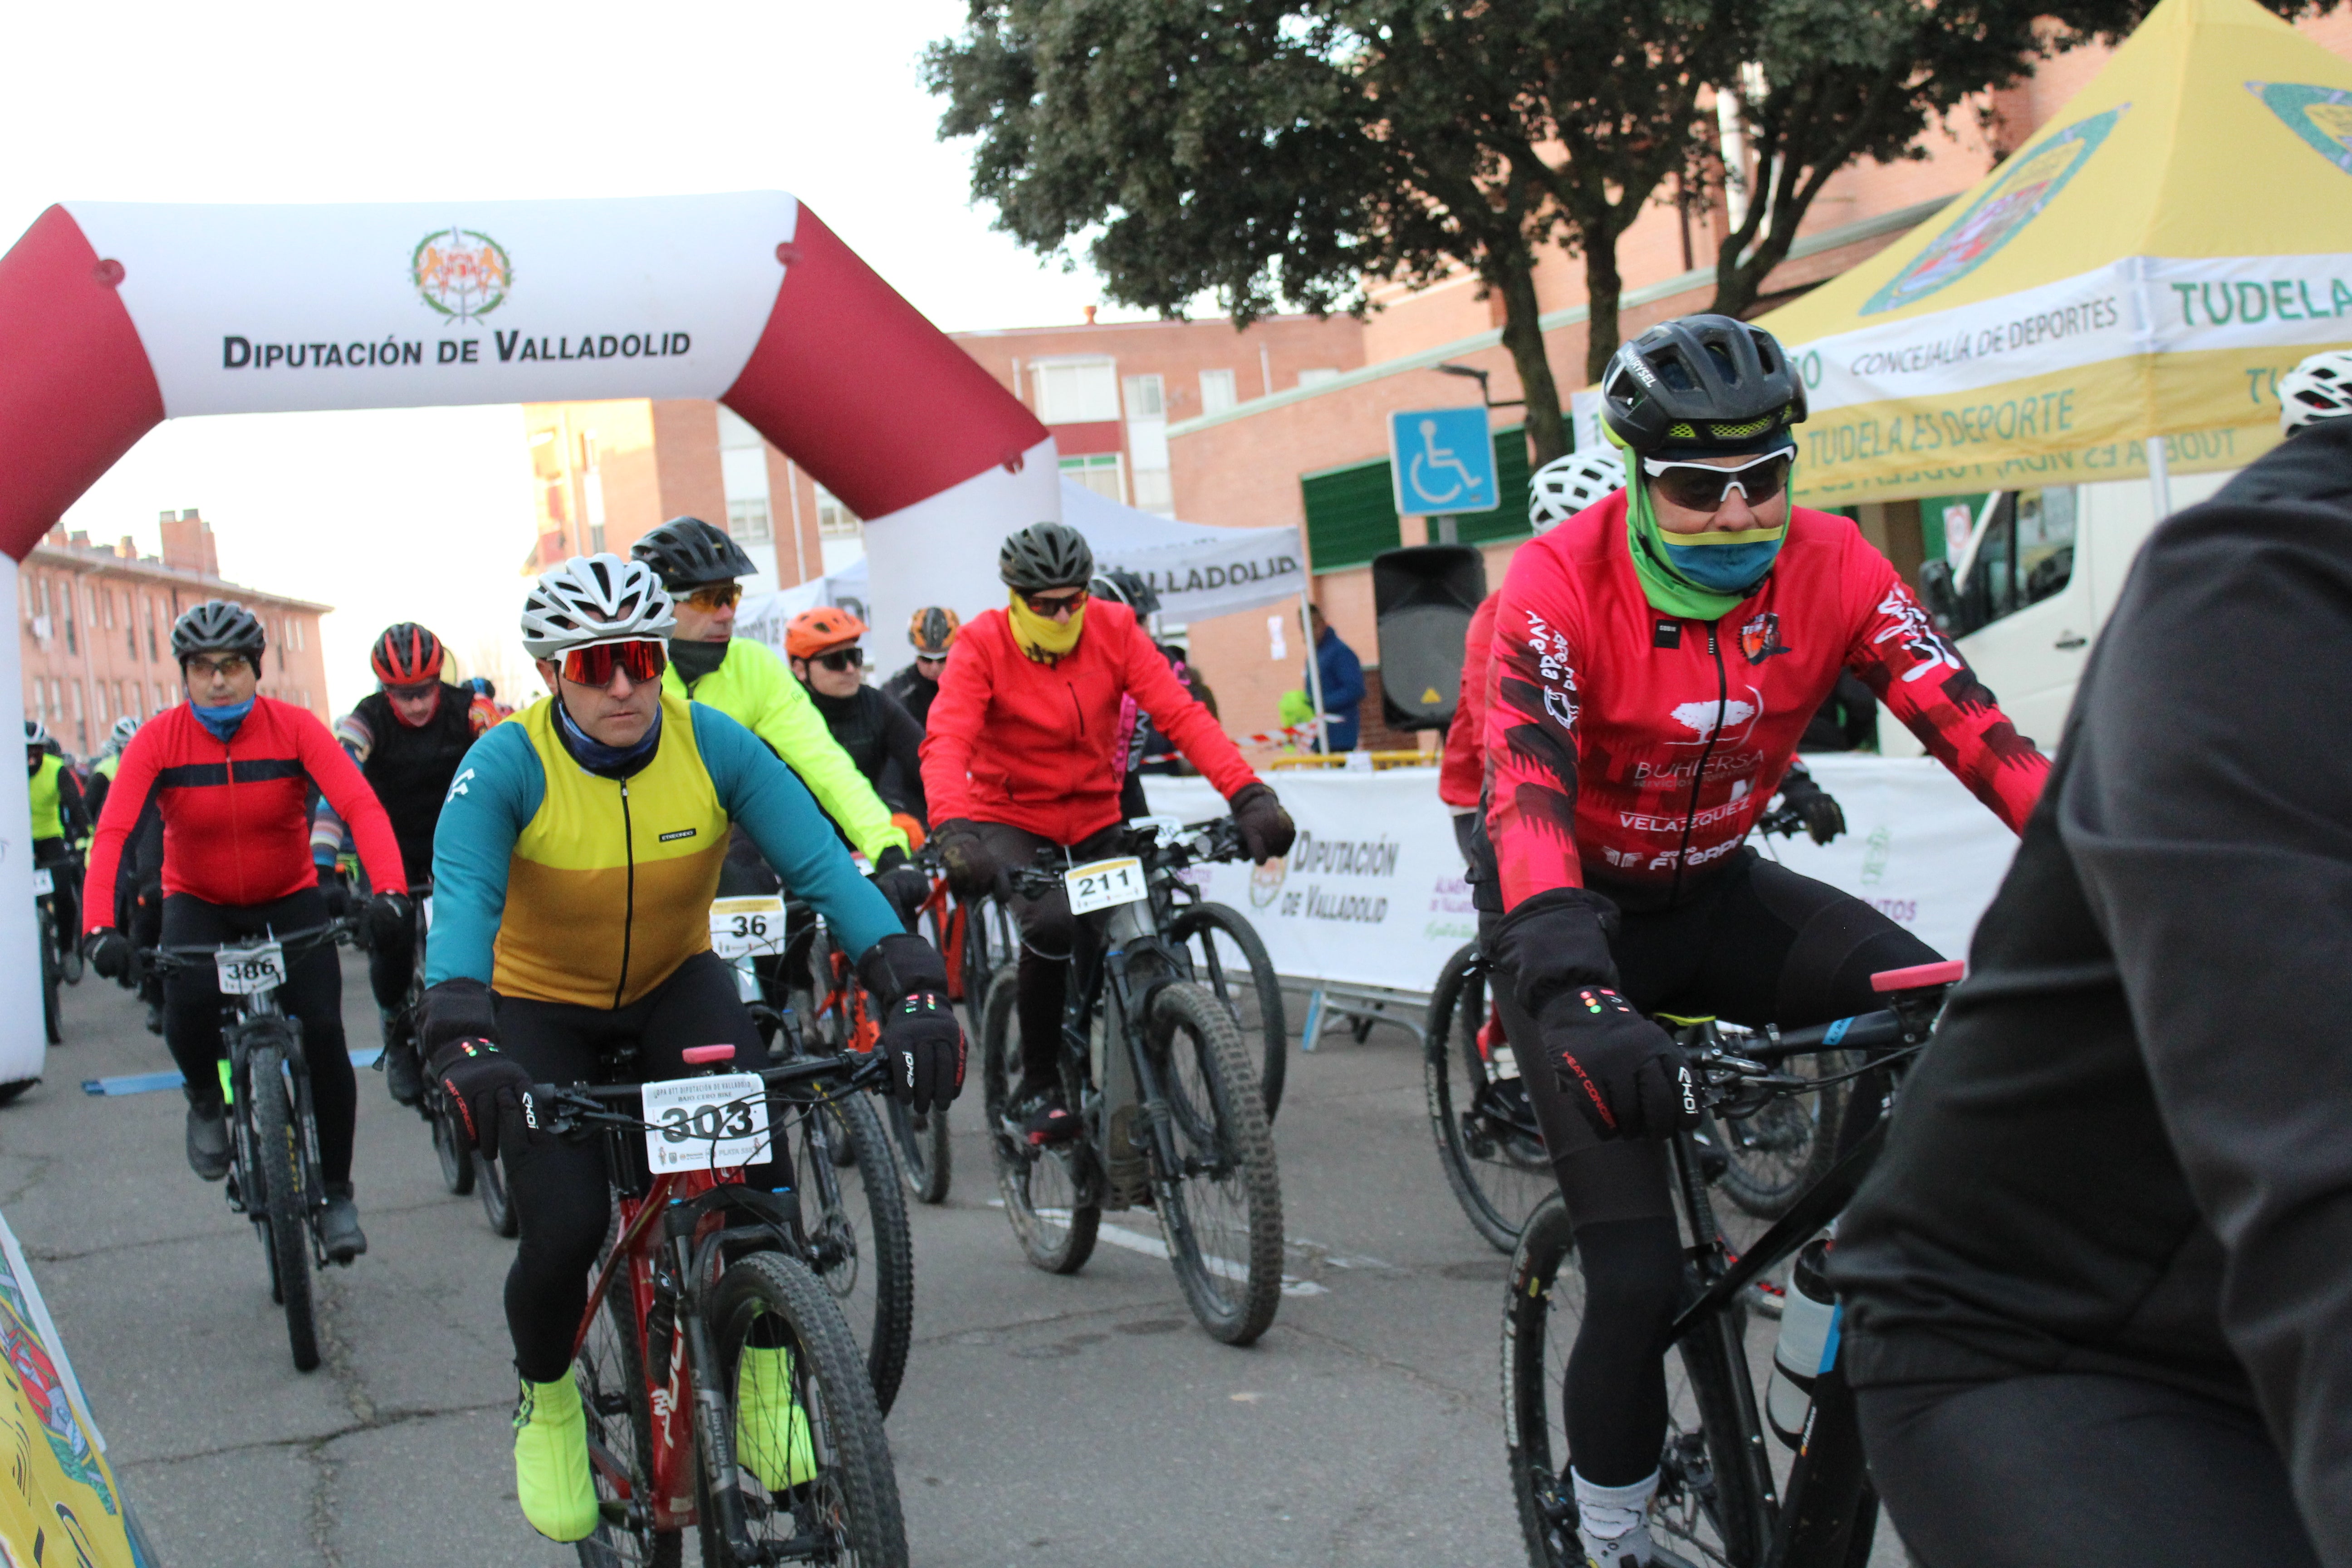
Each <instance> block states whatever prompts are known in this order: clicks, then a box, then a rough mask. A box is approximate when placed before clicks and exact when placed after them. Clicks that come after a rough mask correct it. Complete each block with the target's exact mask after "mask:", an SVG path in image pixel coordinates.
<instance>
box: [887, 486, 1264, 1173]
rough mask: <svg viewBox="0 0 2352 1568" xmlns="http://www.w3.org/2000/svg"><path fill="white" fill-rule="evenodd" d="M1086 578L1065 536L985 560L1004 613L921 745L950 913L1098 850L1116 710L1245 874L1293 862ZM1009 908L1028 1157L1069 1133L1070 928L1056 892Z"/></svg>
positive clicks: (1178, 694) (1229, 766) (1231, 767)
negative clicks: (1066, 1016)
mask: <svg viewBox="0 0 2352 1568" xmlns="http://www.w3.org/2000/svg"><path fill="white" fill-rule="evenodd" d="M1094 569H1095V563H1094V552H1093V551H1092V550H1091V549H1090V548H1088V546H1087V542H1086V538H1085V536H1084V535H1082V534H1080V533H1079V532H1078V531H1077V530H1076V529H1075V528H1071V527H1069V526H1068V525H1067V524H1066V523H1059V522H1040V523H1033V524H1032V525H1030V526H1029V527H1027V528H1024V529H1023V530H1022V531H1020V532H1018V533H1016V534H1014V535H1013V536H1012V537H1011V538H1009V539H1007V540H1006V541H1005V542H1004V548H1003V551H1002V552H999V554H998V556H997V571H998V574H999V575H1001V576H1002V577H1003V579H1004V583H1005V585H1006V586H1007V587H1008V588H1009V589H1011V590H1012V598H1011V602H1010V604H1009V605H1008V607H1007V608H1005V609H1002V610H990V611H987V612H986V613H985V614H982V615H980V616H974V617H973V618H972V619H971V621H970V622H968V623H966V625H965V626H964V627H963V629H962V630H961V632H959V633H958V634H957V636H956V639H955V646H954V647H953V648H951V649H950V652H949V654H948V662H947V668H946V670H945V671H944V672H943V673H942V674H941V675H940V694H939V696H938V697H936V698H935V699H933V700H932V702H931V714H930V723H929V733H928V734H927V735H926V736H925V738H924V741H923V751H922V762H923V789H924V793H925V795H926V797H927V798H928V799H929V804H930V808H931V817H932V821H933V824H934V826H933V828H932V832H931V837H933V839H935V840H936V841H937V842H938V844H939V846H940V860H941V862H942V863H943V864H944V865H945V866H946V868H947V873H948V880H949V883H950V886H951V887H953V888H954V889H955V891H956V894H957V896H958V897H960V898H962V899H965V900H972V899H977V898H982V897H985V896H986V895H988V894H989V893H991V892H994V891H996V890H998V886H999V882H1000V880H1001V876H1002V873H1003V871H1004V870H1005V869H1007V868H1012V867H1014V866H1025V865H1027V864H1029V863H1030V861H1031V859H1032V858H1033V857H1034V855H1035V854H1036V852H1037V851H1038V849H1040V848H1042V847H1045V846H1046V845H1049V844H1051V845H1062V846H1066V847H1070V848H1072V849H1073V850H1075V852H1076V860H1077V861H1079V862H1083V861H1085V860H1086V859H1087V858H1090V857H1093V856H1095V855H1097V853H1098V852H1099V851H1101V850H1102V848H1103V847H1104V838H1103V836H1104V834H1105V833H1106V831H1107V830H1108V829H1110V828H1113V827H1116V826H1118V824H1119V821H1120V814H1119V804H1118V801H1119V784H1120V778H1121V770H1122V768H1123V766H1124V764H1125V763H1126V760H1127V752H1126V746H1127V736H1126V735H1125V734H1124V733H1123V732H1122V731H1121V730H1120V727H1119V717H1120V712H1121V708H1122V700H1123V699H1125V698H1128V697H1132V698H1133V699H1134V700H1135V705H1136V706H1137V707H1139V708H1141V709H1142V710H1144V711H1145V712H1147V713H1149V714H1150V715H1151V718H1152V721H1153V722H1154V723H1155V724H1157V725H1158V726H1159V727H1160V730H1161V731H1162V732H1164V733H1165V734H1166V735H1167V736H1168V738H1169V739H1170V740H1171V741H1172V742H1175V744H1176V747H1177V749H1178V750H1179V751H1181V752H1183V753H1184V756H1185V757H1186V759H1187V760H1189V761H1190V762H1191V763H1192V765H1193V766H1195V767H1197V768H1199V769H1200V770H1201V772H1202V774H1203V775H1205V776H1206V777H1207V779H1208V781H1209V783H1210V784H1213V785H1214V786H1215V787H1216V789H1217V791H1218V793H1219V794H1221V795H1223V796H1224V797H1225V799H1226V801H1227V802H1228V803H1229V804H1230V805H1232V807H1233V813H1234V824H1235V826H1238V827H1239V828H1240V829H1241V833H1242V839H1243V842H1244V844H1245V845H1246V846H1247V847H1248V850H1249V855H1250V858H1252V859H1253V860H1256V861H1259V862H1261V863H1263V862H1265V861H1266V860H1268V859H1271V858H1275V857H1276V856H1281V855H1286V854H1288V853H1289V852H1290V845H1291V840H1292V838H1293V837H1295V832H1294V830H1293V828H1292V826H1291V824H1290V817H1289V816H1288V815H1287V814H1286V812H1284V810H1283V809H1282V805H1281V803H1280V802H1279V801H1277V800H1276V798H1275V795H1274V791H1273V789H1272V788H1271V787H1270V786H1268V785H1266V784H1263V783H1261V782H1260V781H1259V780H1258V778H1257V777H1256V775H1255V774H1254V773H1251V772H1250V767H1249V763H1246V762H1244V761H1243V760H1242V754H1241V752H1239V751H1238V750H1236V749H1235V748H1234V743H1233V742H1231V741H1229V740H1227V739H1226V738H1225V732H1224V731H1223V730H1221V729H1219V728H1218V726H1217V721H1216V720H1215V719H1214V718H1213V717H1212V716H1211V715H1210V713H1209V710H1207V709H1206V708H1203V707H1202V706H1201V704H1200V703H1199V702H1198V701H1196V700H1193V698H1192V695H1191V694H1190V693H1188V692H1187V691H1186V690H1185V689H1184V688H1183V687H1182V686H1181V685H1180V684H1178V682H1177V679H1176V676H1175V674H1174V672H1173V671H1171V669H1170V668H1168V659H1167V658H1166V656H1165V655H1163V654H1162V653H1161V652H1160V648H1159V646H1158V645H1157V644H1155V643H1154V642H1153V641H1152V640H1151V637H1150V634H1149V633H1147V632H1146V631H1145V629H1144V628H1143V626H1141V625H1140V624H1139V622H1138V621H1137V619H1136V616H1135V612H1134V611H1133V610H1131V609H1129V607H1128V606H1127V605H1121V604H1118V603H1115V602H1113V601H1111V600H1108V599H1095V600H1093V601H1092V602H1091V603H1089V602H1088V599H1089V590H1088V588H1087V584H1088V583H1090V582H1091V581H1092V580H1093V577H1094ZM1010 901H1011V904H1012V908H1013V919H1014V920H1015V921H1017V922H1018V923H1019V925H1020V927H1021V936H1022V943H1021V967H1020V973H1019V975H1018V977H1017V980H1016V984H1017V985H1018V987H1019V991H1018V996H1019V1015H1020V1021H1021V1062H1022V1082H1021V1089H1020V1090H1019V1092H1018V1093H1017V1095H1016V1096H1015V1097H1014V1100H1013V1106H1012V1108H1011V1117H1010V1119H1011V1120H1013V1121H1018V1122H1019V1123H1020V1126H1021V1129H1022V1131H1024V1133H1025V1135H1026V1136H1028V1137H1029V1138H1030V1139H1031V1140H1032V1141H1033V1142H1040V1143H1044V1142H1058V1141H1060V1140H1062V1139H1065V1138H1067V1137H1069V1136H1071V1135H1072V1134H1074V1133H1075V1132H1076V1131H1077V1120H1076V1117H1075V1116H1073V1115H1072V1114H1071V1112H1070V1108H1069V1107H1067V1106H1066V1105H1064V1104H1063V1103H1062V1089H1061V1077H1060V1074H1059V1073H1058V1072H1057V1071H1056V1070H1055V1061H1056V1060H1057V1055H1056V1053H1058V1052H1059V1050H1060V1048H1061V1037H1062V1035H1061V1030H1062V1002H1063V994H1064V988H1065V985H1066V979H1067V973H1068V965H1067V960H1066V956H1056V955H1066V954H1067V953H1068V952H1070V943H1071V942H1072V940H1073V938H1074V936H1075V934H1076V928H1075V922H1074V921H1073V920H1072V918H1071V914H1070V905H1069V900H1068V899H1067V898H1066V896H1064V894H1063V893H1062V892H1061V891H1060V890H1059V889H1056V890H1055V893H1054V894H1053V896H1052V897H1050V898H1046V899H1037V900H1030V899H1022V898H1014V899H1012V900H1010ZM1089 918H1090V919H1091V918H1095V917H1089Z"/></svg>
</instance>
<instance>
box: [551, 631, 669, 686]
mask: <svg viewBox="0 0 2352 1568" xmlns="http://www.w3.org/2000/svg"><path fill="white" fill-rule="evenodd" d="M667 668H669V654H668V653H667V651H666V650H665V649H664V648H663V647H662V645H661V644H659V643H657V642H647V641H646V640H645V639H643V638H637V639H635V640H632V641H629V642H600V643H590V644H589V645H588V646H587V647H575V648H568V649H566V650H565V651H564V655H563V679H566V680H569V681H571V682H572V683H573V684H574V685H577V686H593V687H598V688H603V687H606V686H610V685H612V684H613V672H614V670H616V669H617V670H620V671H621V672H622V673H623V674H625V675H626V676H627V677H628V678H629V679H630V680H631V681H632V682H633V683H635V684H636V685H640V686H642V685H644V684H646V682H647V681H653V680H659V679H661V674H662V671H663V670H665V669H667Z"/></svg>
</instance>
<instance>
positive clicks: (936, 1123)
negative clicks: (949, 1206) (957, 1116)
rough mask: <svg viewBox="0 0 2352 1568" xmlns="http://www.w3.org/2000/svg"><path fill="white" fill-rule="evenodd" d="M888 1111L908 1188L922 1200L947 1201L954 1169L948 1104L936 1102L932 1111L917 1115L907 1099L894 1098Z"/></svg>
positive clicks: (891, 1130) (918, 1199)
mask: <svg viewBox="0 0 2352 1568" xmlns="http://www.w3.org/2000/svg"><path fill="white" fill-rule="evenodd" d="M885 1114H886V1115H887V1116H888V1117H889V1119H890V1138H891V1142H894V1143H896V1144H897V1145H898V1164H899V1168H900V1169H901V1171H903V1172H904V1173H905V1174H906V1178H907V1190H908V1192H910V1193H912V1194H914V1195H915V1198H916V1201H917V1202H919V1203H926V1204H943V1203H945V1202H947V1200H948V1183H949V1181H950V1177H951V1176H952V1174H953V1172H954V1162H953V1152H952V1147H951V1145H950V1143H949V1142H948V1108H947V1107H946V1106H944V1105H934V1106H933V1107H931V1109H930V1111H929V1114H928V1115H924V1116H917V1115H916V1114H915V1113H914V1111H913V1110H909V1109H908V1107H907V1106H906V1105H905V1104H904V1103H902V1102H901V1101H898V1100H892V1101H890V1102H889V1107H888V1109H887V1111H886V1112H885Z"/></svg>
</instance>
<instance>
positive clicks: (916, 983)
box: [857, 932, 964, 1114]
mask: <svg viewBox="0 0 2352 1568" xmlns="http://www.w3.org/2000/svg"><path fill="white" fill-rule="evenodd" d="M857 977H858V979H860V980H861V981H863V982H864V983H865V985H866V991H867V993H868V994H871V995H872V996H873V997H874V998H875V999H876V1000H877V1002H878V1003H880V1005H881V1017H882V1038H881V1040H880V1041H879V1043H878V1044H877V1047H876V1048H877V1049H878V1050H879V1051H881V1053H882V1055H883V1058H884V1059H885V1060H886V1061H887V1063H888V1064H889V1070H888V1073H887V1077H886V1079H885V1088H886V1089H887V1091H888V1092H889V1094H890V1096H891V1098H892V1099H894V1100H905V1101H906V1102H907V1103H908V1106H909V1107H910V1108H912V1109H913V1110H915V1111H916V1112H917V1113H918V1114H920V1113H924V1112H928V1111H929V1110H931V1108H932V1107H934V1106H944V1105H946V1104H947V1103H948V1102H949V1101H950V1100H953V1099H955V1097H956V1096H957V1095H959V1094H961V1093H962V1092H963V1073H964V1041H963V1028H962V1026H961V1025H959V1024H958V1023H957V1022H956V1016H955V1010H954V1009H953V1008H951V1007H950V1006H949V1005H948V972H947V965H946V964H945V963H941V962H940V955H939V952H938V950H936V949H935V948H933V947H932V946H931V944H930V943H929V942H925V941H924V940H923V939H922V938H921V937H919V936H909V935H907V934H906V933H904V932H900V933H898V934H894V935H891V936H886V937H884V938H883V939H882V940H881V941H880V942H876V943H875V944H874V945H873V946H872V947H871V948H869V949H867V950H866V956H865V957H864V958H863V959H861V960H860V961H859V962H858V965H857Z"/></svg>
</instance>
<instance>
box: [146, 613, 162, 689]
mask: <svg viewBox="0 0 2352 1568" xmlns="http://www.w3.org/2000/svg"><path fill="white" fill-rule="evenodd" d="M161 618H162V617H161V616H158V615H157V613H156V610H155V601H154V600H152V599H150V600H148V601H147V662H148V663H150V664H161V663H163V656H162V655H161V654H159V653H157V652H156V651H155V623H156V621H157V620H159V619H161ZM162 689H163V688H162V687H160V686H159V687H157V688H156V690H158V691H161V690H162Z"/></svg>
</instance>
